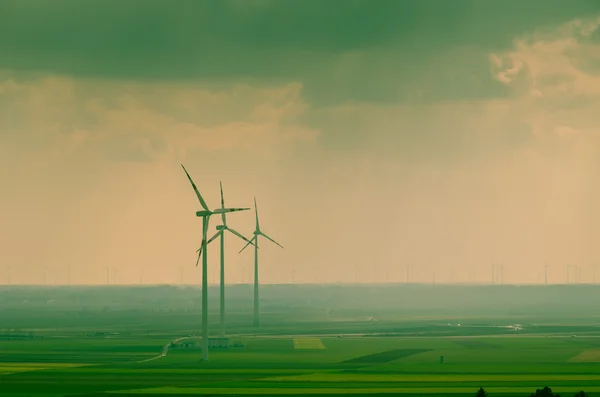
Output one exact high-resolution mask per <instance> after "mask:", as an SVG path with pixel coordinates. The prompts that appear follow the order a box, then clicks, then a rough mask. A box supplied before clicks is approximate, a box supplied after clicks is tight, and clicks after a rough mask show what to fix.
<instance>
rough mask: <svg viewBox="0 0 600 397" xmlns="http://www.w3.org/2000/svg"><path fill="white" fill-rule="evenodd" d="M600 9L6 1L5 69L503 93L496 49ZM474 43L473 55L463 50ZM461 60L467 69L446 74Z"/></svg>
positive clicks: (407, 95) (501, 4)
mask: <svg viewBox="0 0 600 397" xmlns="http://www.w3.org/2000/svg"><path fill="white" fill-rule="evenodd" d="M599 8H600V3H598V2H596V1H593V0H578V1H576V0H573V1H569V2H564V1H557V0H545V1H541V0H531V1H527V2H517V1H514V2H506V1H496V0H489V1H479V0H454V1H447V0H414V1H408V0H407V1H397V0H379V1H377V2H376V3H374V2H371V1H364V0H362V1H358V0H286V1H250V0H249V1H231V0H229V1H225V0H220V1H209V0H207V1H202V0H197V1H196V0H180V1H177V2H172V1H167V0H165V1H156V0H143V1H134V0H119V1H116V0H103V1H99V0H89V1H85V2H81V1H75V0H55V1H52V2H48V1H43V0H38V1H34V0H5V1H3V2H2V4H0V54H2V56H0V68H4V69H12V70H20V71H36V72H54V73H62V74H69V75H75V76H94V77H107V78H125V79H132V78H133V79H151V80H173V79H178V80H185V79H194V80H203V81H207V82H210V83H211V84H226V83H230V82H236V81H238V82H239V81H244V82H250V83H255V84H261V83H262V82H264V81H267V80H268V81H271V82H273V81H278V80H280V81H290V80H295V81H300V82H302V83H303V84H304V85H305V94H306V95H307V96H308V98H309V100H310V101H311V102H312V103H314V104H322V105H323V104H332V103H337V102H340V101H342V100H366V101H390V100H393V101H398V100H404V99H412V98H414V97H415V95H416V94H415V92H419V93H420V94H419V95H420V96H421V97H424V98H429V99H431V100H437V99H445V98H448V97H452V96H457V95H458V96H466V97H472V96H481V95H483V96H486V95H487V96H497V95H502V93H503V92H502V87H501V86H500V85H498V84H497V83H496V82H494V81H492V80H491V79H490V76H489V73H488V69H487V65H486V64H485V60H484V58H483V55H482V54H483V53H484V52H485V51H490V50H493V49H498V48H503V47H506V46H508V45H510V44H511V42H512V40H513V39H514V37H515V36H516V35H519V34H521V33H523V32H526V31H529V30H531V29H532V28H533V27H535V26H539V25H545V24H555V23H560V22H561V21H565V20H568V19H571V18H574V17H577V16H582V15H589V14H590V13H592V12H596V11H598V9H599ZM463 48H471V49H474V50H471V51H470V54H471V55H472V57H467V58H462V60H461V59H459V58H458V57H459V56H460V51H461V49H463ZM478 50H479V54H477V51H478ZM457 51H458V52H457ZM440 53H441V54H446V56H445V57H442V58H443V59H444V62H447V63H446V64H444V63H443V62H442V60H441V58H440V55H439V54H440ZM453 53H454V54H455V55H456V56H455V57H454V58H452V54H453ZM348 54H360V57H358V59H357V58H351V57H350V58H348V56H347V55H348ZM381 54H385V56H381ZM463 55H464V54H463ZM461 63H463V64H464V63H467V64H468V65H466V70H465V72H464V73H463V74H457V73H455V72H454V73H453V72H448V73H447V74H446V75H444V74H443V73H438V71H439V70H444V69H446V70H450V69H451V68H452V67H454V68H455V70H458V68H459V67H463V69H465V68H464V66H465V65H461ZM448 65H449V67H448ZM417 82H420V84H417ZM423 85H426V86H427V87H425V88H424V87H423ZM456 87H466V88H464V89H461V90H460V92H456Z"/></svg>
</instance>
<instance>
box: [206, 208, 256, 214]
mask: <svg viewBox="0 0 600 397" xmlns="http://www.w3.org/2000/svg"><path fill="white" fill-rule="evenodd" d="M249 209H250V208H219V209H216V210H214V211H212V213H213V214H224V213H226V212H236V211H248V210H249Z"/></svg>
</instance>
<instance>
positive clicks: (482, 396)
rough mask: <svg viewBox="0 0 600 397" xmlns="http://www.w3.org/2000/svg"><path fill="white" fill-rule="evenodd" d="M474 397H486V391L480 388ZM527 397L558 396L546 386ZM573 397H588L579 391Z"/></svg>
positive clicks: (558, 396) (558, 395)
mask: <svg viewBox="0 0 600 397" xmlns="http://www.w3.org/2000/svg"><path fill="white" fill-rule="evenodd" d="M475 397H487V391H486V390H485V389H484V388H483V387H480V388H479V390H477V392H476V393H475ZM529 397H560V394H557V393H554V392H553V391H552V389H551V388H549V387H548V386H546V387H544V388H543V389H537V390H536V391H535V393H531V394H530V395H529ZM573 397H588V394H587V393H586V392H584V391H583V390H581V391H578V392H577V393H575V395H574V396H573Z"/></svg>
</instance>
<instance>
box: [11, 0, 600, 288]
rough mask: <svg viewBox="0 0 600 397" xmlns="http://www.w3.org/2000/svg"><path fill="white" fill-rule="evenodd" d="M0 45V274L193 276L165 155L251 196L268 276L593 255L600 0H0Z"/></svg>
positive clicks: (540, 271) (532, 271)
mask: <svg viewBox="0 0 600 397" xmlns="http://www.w3.org/2000/svg"><path fill="white" fill-rule="evenodd" d="M135 4H137V6H135ZM140 4H143V5H140ZM0 54H2V56H0V178H1V180H2V182H3V187H2V189H3V190H2V194H1V195H0V225H1V227H0V284H5V283H7V282H8V279H9V272H10V282H11V284H31V283H39V284H43V283H44V277H46V282H47V283H48V284H52V283H58V282H60V283H62V284H66V283H67V267H69V266H70V268H71V282H72V283H73V284H78V283H82V284H105V283H106V267H107V266H108V267H110V268H115V269H117V272H118V278H117V280H118V282H119V283H129V284H138V283H139V279H140V269H142V268H143V269H144V270H143V281H144V282H145V283H151V284H157V283H169V284H178V283H179V282H180V277H181V274H180V272H181V270H180V269H181V268H182V267H183V268H184V269H185V270H184V277H185V279H186V282H187V283H191V284H198V283H199V282H200V276H201V273H200V270H199V268H196V267H194V266H195V261H196V253H195V250H196V249H197V248H198V247H199V244H200V239H201V219H199V218H196V216H195V212H196V211H197V210H199V209H200V205H199V203H198V201H197V199H196V197H195V195H194V193H193V190H192V189H191V187H190V185H189V182H188V181H187V179H186V177H185V174H184V173H183V171H182V170H181V167H180V164H182V163H183V164H184V165H185V166H186V168H187V169H188V171H189V172H190V174H191V176H192V178H194V180H195V182H196V184H197V186H198V188H199V189H200V191H201V193H202V195H203V196H204V198H205V199H206V201H207V202H208V204H209V206H210V207H212V208H217V207H218V206H219V205H220V201H219V181H222V183H223V189H224V194H225V204H226V205H227V206H231V207H252V205H253V197H255V196H256V198H257V201H258V211H259V215H260V223H261V228H262V229H263V230H264V232H265V233H267V234H268V235H269V236H270V237H272V238H274V239H275V240H276V241H277V242H279V243H281V244H282V245H283V246H284V247H285V249H281V248H279V247H277V246H276V245H274V244H272V243H270V242H268V241H266V239H261V240H260V253H259V255H260V264H261V282H264V283H291V282H292V278H293V279H294V281H295V282H296V283H335V282H343V283H354V282H356V281H357V280H361V281H362V282H404V281H405V279H406V267H407V266H410V268H411V277H410V278H411V281H414V282H418V281H420V282H431V281H432V278H433V272H434V271H435V273H436V276H435V278H436V282H437V283H454V282H460V281H462V282H467V281H469V280H471V281H472V282H480V283H482V282H485V283H489V282H490V281H491V278H492V268H491V266H492V263H494V262H496V263H500V264H502V265H503V266H504V280H503V281H504V283H543V282H544V264H545V263H547V264H548V266H549V269H548V282H549V283H565V282H566V277H567V275H566V274H567V265H574V266H575V265H576V266H579V267H580V268H581V269H582V270H581V282H582V283H584V282H585V283H588V282H591V281H592V277H593V268H594V266H595V265H596V264H597V263H598V262H599V261H600V244H597V243H596V242H595V240H597V239H598V237H600V222H599V221H600V209H599V208H598V205H597V203H598V202H600V182H599V181H598V175H599V171H600V130H599V129H598V125H599V124H600V112H598V110H597V109H598V108H597V105H598V104H600V3H598V2H595V1H592V0H589V1H588V0H572V1H570V2H561V1H541V0H531V1H529V2H527V3H522V4H517V3H516V2H515V3H507V2H500V1H488V2H481V1H476V0H456V1H453V2H446V1H435V0H420V1H403V2H400V1H386V0H381V1H379V2H377V3H376V6H375V5H374V3H373V2H367V1H360V0H354V1H347V2H344V3H341V2H333V1H322V0H321V1H319V2H317V1H313V0H304V1H297V0H288V1H286V2H278V1H274V0H272V1H271V0H256V1H250V0H249V1H236V0H222V1H219V2H209V1H185V0H184V1H181V2H178V3H177V7H174V5H173V4H171V3H168V2H164V1H154V0H147V1H144V2H143V3H138V2H133V1H125V2H123V1H121V2H118V3H117V2H116V1H102V2H100V1H96V2H91V3H90V2H88V3H86V4H83V3H78V2H73V1H67V0H55V1H53V2H42V1H35V0H19V1H15V0H7V1H3V2H2V4H0ZM219 223H220V219H219V218H218V217H213V218H212V219H211V224H210V232H209V233H210V235H211V236H212V234H214V233H215V226H216V225H217V224H219ZM228 224H229V225H230V226H232V227H233V228H235V229H236V230H238V231H239V232H241V233H242V234H244V235H245V236H246V237H248V238H250V237H251V236H252V231H253V229H254V214H253V210H252V211H246V212H242V213H234V214H231V215H229V216H228ZM225 244H226V248H227V249H226V259H225V260H226V265H227V282H228V283H240V282H244V283H248V282H250V280H251V276H252V266H253V260H254V259H253V252H252V250H251V249H247V250H245V251H244V252H242V253H241V254H238V251H239V250H240V249H241V248H242V247H243V246H244V244H245V243H244V242H243V241H241V240H239V239H237V238H236V237H234V236H232V235H227V236H226V242H225ZM208 260H209V266H210V269H209V271H210V273H211V274H210V276H209V281H210V282H211V283H213V282H214V281H215V280H217V277H218V275H217V272H216V269H217V267H218V263H219V244H218V241H215V242H214V243H212V244H211V246H210V249H209V256H208ZM44 274H46V276H44ZM570 280H571V282H573V281H574V280H575V274H574V273H571V276H570Z"/></svg>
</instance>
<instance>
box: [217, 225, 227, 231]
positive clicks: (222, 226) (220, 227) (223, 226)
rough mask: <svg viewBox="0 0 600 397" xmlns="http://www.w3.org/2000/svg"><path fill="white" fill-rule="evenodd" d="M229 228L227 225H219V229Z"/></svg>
mask: <svg viewBox="0 0 600 397" xmlns="http://www.w3.org/2000/svg"><path fill="white" fill-rule="evenodd" d="M225 229H227V226H225V225H217V230H225Z"/></svg>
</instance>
